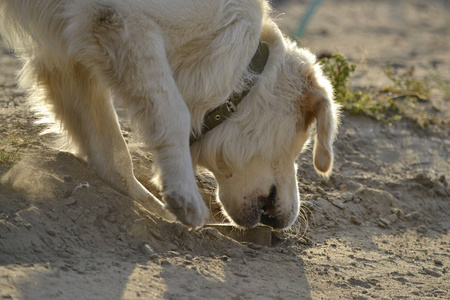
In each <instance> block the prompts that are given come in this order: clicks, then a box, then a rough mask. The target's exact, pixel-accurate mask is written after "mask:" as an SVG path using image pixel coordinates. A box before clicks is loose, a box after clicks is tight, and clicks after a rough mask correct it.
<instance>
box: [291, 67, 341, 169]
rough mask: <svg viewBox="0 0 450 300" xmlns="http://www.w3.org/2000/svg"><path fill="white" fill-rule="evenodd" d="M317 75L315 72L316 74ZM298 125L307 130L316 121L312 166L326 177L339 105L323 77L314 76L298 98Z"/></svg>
mask: <svg viewBox="0 0 450 300" xmlns="http://www.w3.org/2000/svg"><path fill="white" fill-rule="evenodd" d="M316 75H317V74H316ZM300 102H301V103H300V111H301V112H300V120H301V121H300V125H301V127H302V130H304V131H307V130H308V129H309V127H310V126H311V125H312V124H313V122H314V120H315V121H316V131H315V136H314V150H313V158H314V167H315V168H316V170H317V172H318V173H320V174H322V175H323V176H326V177H328V176H329V175H330V174H331V170H332V169H333V141H334V139H335V136H336V133H337V127H338V123H339V106H338V105H337V104H336V103H335V102H334V101H333V91H332V88H331V85H330V83H329V82H328V80H326V79H325V78H323V77H322V78H320V82H318V80H317V77H316V76H314V78H313V79H312V80H310V81H309V85H308V89H307V90H306V91H304V93H303V95H302V97H301V100H300Z"/></svg>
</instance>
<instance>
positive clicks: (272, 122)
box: [0, 0, 338, 228]
mask: <svg viewBox="0 0 450 300" xmlns="http://www.w3.org/2000/svg"><path fill="white" fill-rule="evenodd" d="M269 13H270V8H269V4H268V3H267V1H265V0H170V1H169V0H0V23H1V31H2V34H3V36H4V37H5V39H6V40H7V41H8V42H9V43H10V45H11V46H12V47H14V49H16V52H17V54H18V56H20V57H21V58H22V59H23V61H24V67H23V71H22V73H21V84H22V86H24V87H26V88H27V89H28V91H29V94H30V99H31V100H32V101H33V103H43V104H44V106H45V107H46V108H48V109H49V110H50V111H51V112H52V113H53V114H54V116H55V117H56V119H57V120H58V121H59V122H60V123H61V125H62V126H61V127H62V128H63V129H64V131H65V132H66V133H67V135H68V136H69V137H70V142H71V145H72V146H73V149H74V152H76V153H77V154H78V155H80V156H81V157H85V158H86V159H87V160H88V162H89V163H90V164H91V166H92V167H93V168H94V169H95V170H96V172H97V173H98V175H99V176H100V177H101V178H102V179H103V180H105V181H106V182H108V183H109V184H111V185H112V186H113V187H114V188H115V189H117V190H118V191H121V192H122V193H124V194H126V195H128V196H130V197H132V198H134V199H137V200H140V201H149V200H150V201H152V202H153V204H154V206H155V209H156V210H157V209H158V207H162V205H163V204H162V203H161V202H160V201H159V200H157V199H156V198H155V197H154V196H153V195H152V194H151V193H149V192H148V191H147V190H146V189H145V188H144V187H143V186H142V185H141V184H140V183H139V182H138V181H137V180H136V178H135V177H134V175H133V170H132V163H131V158H130V154H129V152H128V149H127V145H126V143H125V141H124V139H123V137H122V135H121V132H120V128H119V123H118V120H117V115H116V113H115V110H114V107H113V104H112V100H111V94H112V95H113V96H114V97H115V98H118V99H120V100H121V101H122V102H123V104H124V106H126V107H127V110H128V113H129V116H130V119H131V122H132V126H133V128H134V130H136V131H137V132H139V133H140V135H141V136H142V138H143V139H144V140H145V142H146V143H147V144H148V146H149V147H150V149H151V150H152V152H153V153H154V154H155V158H156V159H155V163H156V166H157V168H158V182H159V183H160V186H161V189H162V193H163V195H164V198H163V202H164V203H165V207H166V208H167V209H168V210H169V211H170V212H172V213H173V214H175V215H176V217H177V218H178V219H179V220H180V221H181V222H183V223H185V224H187V225H189V226H193V227H197V226H201V225H202V224H203V223H204V220H205V218H206V217H207V216H208V209H207V207H206V205H205V204H204V202H203V201H202V198H201V197H200V194H199V192H198V189H197V186H196V181H195V176H194V166H195V165H200V166H204V167H206V168H207V169H209V170H210V171H212V172H213V173H214V175H215V177H216V179H217V182H218V185H219V191H218V196H219V199H220V201H221V204H222V206H223V208H224V212H225V213H226V214H227V216H228V217H229V219H230V221H232V222H234V224H236V225H238V226H243V227H252V226H255V225H257V224H258V223H260V222H261V223H264V224H268V225H270V226H272V227H273V228H287V227H289V226H291V225H292V224H293V223H294V222H295V220H296V218H297V216H298V211H299V194H298V188H297V180H296V165H295V159H296V157H297V156H298V154H299V153H300V151H301V150H302V148H303V146H304V144H305V143H307V141H308V140H309V137H310V134H311V135H314V136H315V138H314V139H315V143H314V165H315V167H316V169H317V171H318V172H320V173H321V174H324V175H325V176H326V175H328V174H329V173H330V172H331V169H332V164H333V150H332V142H333V139H334V136H335V134H336V128H337V123H338V107H337V105H336V104H335V103H334V102H333V91H332V88H331V86H330V83H329V81H327V80H326V79H325V78H324V76H323V74H322V71H321V68H320V65H319V64H318V63H317V61H316V58H315V57H314V56H313V55H312V54H311V53H310V52H309V51H307V50H304V49H299V48H298V47H297V46H296V44H295V43H293V42H292V41H290V40H289V39H288V38H285V37H284V36H283V35H282V33H281V32H280V31H279V29H278V27H277V26H276V24H275V23H274V22H273V21H272V20H271V19H270V17H269ZM239 102H240V103H239ZM211 111H212V112H211ZM222 121H223V122H222ZM314 124H315V126H314ZM314 128H315V130H314ZM190 137H191V145H190V142H189V141H190Z"/></svg>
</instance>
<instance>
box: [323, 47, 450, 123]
mask: <svg viewBox="0 0 450 300" xmlns="http://www.w3.org/2000/svg"><path fill="white" fill-rule="evenodd" d="M321 63H322V66H323V70H324V73H325V75H326V76H327V77H328V78H329V79H330V81H331V84H332V85H333V88H334V90H335V97H336V101H337V102H339V103H340V104H341V105H342V107H343V108H344V110H346V111H349V112H350V113H352V114H364V115H367V116H369V117H372V118H374V119H376V120H380V121H383V122H386V123H391V122H395V121H398V120H401V119H403V118H405V119H410V120H412V121H414V122H416V123H417V124H418V125H419V126H420V127H422V128H424V127H427V126H428V125H430V124H442V123H443V121H442V120H440V119H439V117H438V116H437V115H436V114H435V113H434V112H435V111H436V110H437V109H436V107H435V106H433V105H432V104H431V103H430V97H431V96H430V94H431V89H432V87H431V85H430V84H429V83H428V82H425V81H419V80H417V79H415V78H414V67H411V68H409V69H408V70H406V71H404V72H399V71H397V70H394V69H392V68H391V67H387V68H386V72H385V73H386V76H387V78H388V79H389V80H390V81H391V84H389V85H387V86H385V87H383V88H382V89H380V90H374V89H371V90H369V89H367V90H356V91H355V90H352V89H350V79H351V76H352V74H353V73H354V72H355V70H356V65H355V64H352V63H349V62H348V61H347V60H346V59H345V58H344V57H343V56H342V55H340V54H332V55H331V56H330V57H329V58H324V59H322V60H321ZM437 82H438V85H439V87H440V88H441V89H442V90H443V91H444V93H445V95H446V96H447V97H448V95H449V94H450V87H449V85H448V84H446V83H444V81H443V80H440V81H437ZM419 103H420V104H421V105H420V106H419V105H418V104H419ZM444 126H445V125H444Z"/></svg>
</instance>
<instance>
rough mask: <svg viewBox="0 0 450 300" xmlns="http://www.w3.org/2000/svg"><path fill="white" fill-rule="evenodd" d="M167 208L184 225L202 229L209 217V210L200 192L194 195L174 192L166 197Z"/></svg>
mask: <svg viewBox="0 0 450 300" xmlns="http://www.w3.org/2000/svg"><path fill="white" fill-rule="evenodd" d="M164 202H165V203H166V205H165V207H166V209H167V210H168V211H170V212H171V213H173V214H174V215H175V216H176V217H177V219H178V220H179V221H180V222H182V223H183V224H185V225H187V226H191V227H194V228H195V227H200V226H202V225H203V224H204V222H205V219H206V218H207V217H208V216H209V210H208V208H207V207H206V205H205V203H204V202H203V200H202V197H201V196H200V193H199V192H198V191H195V192H194V193H193V194H189V193H186V194H183V193H180V192H177V191H175V192H172V193H168V194H166V195H164Z"/></svg>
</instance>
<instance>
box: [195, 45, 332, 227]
mask: <svg viewBox="0 0 450 300" xmlns="http://www.w3.org/2000/svg"><path fill="white" fill-rule="evenodd" d="M273 48H275V47H273ZM278 52H282V53H283V55H278V56H277V54H279V53H278ZM264 72H265V74H263V76H262V77H261V78H260V82H259V83H258V86H257V87H255V88H254V90H253V91H252V92H251V93H250V94H249V95H248V96H247V97H246V99H244V101H243V102H242V103H241V104H240V105H239V108H238V110H239V111H238V113H237V114H236V115H235V116H233V118H231V119H229V120H227V121H226V122H224V123H223V124H221V125H220V126H218V127H217V128H215V129H214V130H213V131H211V132H209V133H208V134H207V135H206V136H205V137H204V139H203V140H202V141H201V142H199V143H196V144H195V145H194V146H193V149H192V150H193V154H194V155H195V156H196V157H198V163H199V164H200V165H203V166H204V167H206V168H208V169H209V170H210V171H212V172H213V173H214V176H215V177H216V179H217V182H218V185H219V190H218V196H219V199H220V202H221V204H222V207H223V211H224V213H225V214H226V215H227V216H228V218H229V219H230V221H232V222H233V223H234V224H236V225H238V226H242V227H253V226H255V225H257V224H258V223H263V224H267V225H269V226H272V227H273V228H278V229H282V228H287V227H290V226H291V225H292V224H293V223H294V222H295V220H296V219H297V216H298V212H299V193H298V187H297V178H296V164H295V160H296V158H297V156H298V155H299V153H300V152H301V151H302V149H303V148H304V145H305V144H307V143H308V141H309V140H310V136H314V150H313V153H314V166H315V168H316V170H317V171H318V172H319V173H320V174H323V175H324V176H328V175H329V174H330V172H331V169H332V166H333V149H332V143H333V140H334V137H335V133H336V130H337V124H338V106H337V105H336V104H335V103H334V102H333V91H332V88H331V85H330V83H329V81H328V80H327V79H326V78H325V77H324V76H323V74H322V70H321V68H320V65H319V64H318V63H317V62H316V58H315V57H314V56H313V55H312V54H311V53H310V52H309V51H307V50H303V49H299V48H297V47H296V46H295V45H294V44H292V45H283V49H271V57H270V58H269V62H268V64H267V66H266V70H265V71H264Z"/></svg>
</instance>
